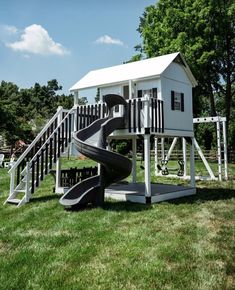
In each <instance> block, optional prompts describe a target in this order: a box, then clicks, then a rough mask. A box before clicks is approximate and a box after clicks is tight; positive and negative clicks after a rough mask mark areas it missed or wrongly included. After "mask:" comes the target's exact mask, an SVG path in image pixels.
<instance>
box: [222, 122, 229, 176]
mask: <svg viewBox="0 0 235 290" xmlns="http://www.w3.org/2000/svg"><path fill="white" fill-rule="evenodd" d="M222 124H223V142H224V178H225V180H228V154H227V136H226V121H222Z"/></svg>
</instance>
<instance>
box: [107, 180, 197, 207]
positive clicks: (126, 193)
mask: <svg viewBox="0 0 235 290" xmlns="http://www.w3.org/2000/svg"><path fill="white" fill-rule="evenodd" d="M151 192H152V194H151V203H156V202H161V201H164V200H170V199H175V198H180V197H183V196H187V195H192V194H195V193H196V188H193V187H187V186H182V185H173V184H162V183H157V184H152V185H151ZM105 196H106V197H110V198H113V199H117V200H128V201H132V202H138V203H146V198H145V184H144V183H125V184H113V185H111V186H110V187H108V188H107V189H106V190H105Z"/></svg>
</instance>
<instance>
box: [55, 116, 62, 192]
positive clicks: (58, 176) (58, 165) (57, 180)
mask: <svg viewBox="0 0 235 290" xmlns="http://www.w3.org/2000/svg"><path fill="white" fill-rule="evenodd" d="M62 120H63V116H62V113H61V114H60V115H59V116H58V124H60V123H61V121H62ZM58 138H60V136H58ZM60 179H61V159H60V158H58V159H57V161H56V175H55V192H57V188H59V187H60Z"/></svg>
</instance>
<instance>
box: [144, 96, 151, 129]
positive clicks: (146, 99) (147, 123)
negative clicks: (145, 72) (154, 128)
mask: <svg viewBox="0 0 235 290" xmlns="http://www.w3.org/2000/svg"><path fill="white" fill-rule="evenodd" d="M143 100H144V128H149V127H150V118H149V116H150V110H149V108H150V97H149V95H148V94H145V95H144V98H143Z"/></svg>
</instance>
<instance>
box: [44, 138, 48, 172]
mask: <svg viewBox="0 0 235 290" xmlns="http://www.w3.org/2000/svg"><path fill="white" fill-rule="evenodd" d="M45 154H46V156H45V174H47V173H48V143H46V150H45Z"/></svg>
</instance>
